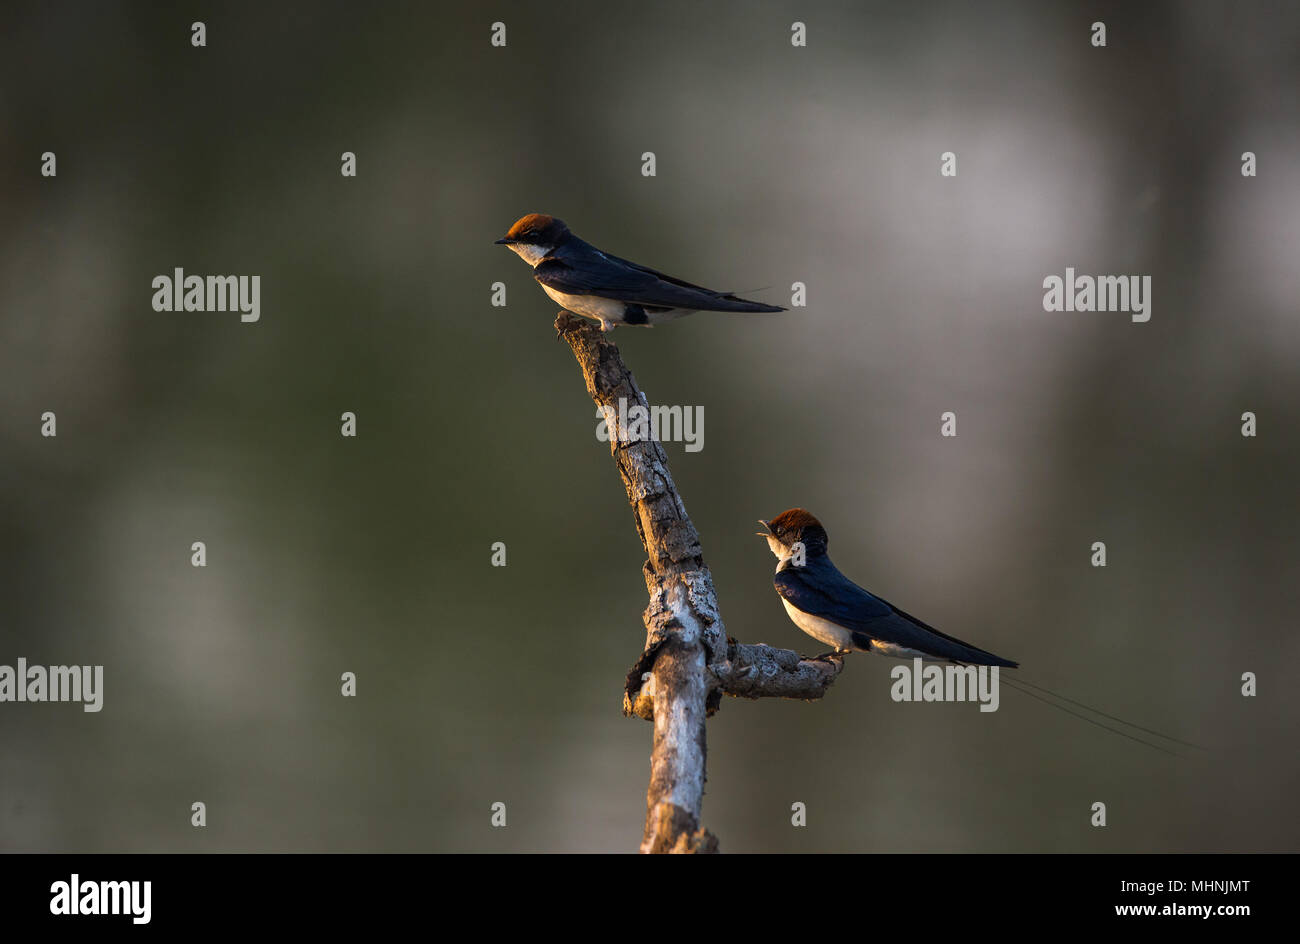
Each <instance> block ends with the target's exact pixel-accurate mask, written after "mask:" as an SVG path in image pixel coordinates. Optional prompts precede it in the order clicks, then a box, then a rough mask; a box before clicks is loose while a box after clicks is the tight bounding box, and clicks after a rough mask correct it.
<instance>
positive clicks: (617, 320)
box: [497, 213, 785, 331]
mask: <svg viewBox="0 0 1300 944" xmlns="http://www.w3.org/2000/svg"><path fill="white" fill-rule="evenodd" d="M497 244H498V245H503V246H509V247H510V248H511V249H513V250H514V251H515V252H517V253H518V254H519V257H520V258H521V259H523V260H524V261H525V262H527V263H528V264H529V265H530V266H532V267H533V278H535V279H537V281H538V282H540V283H541V285H542V289H543V290H544V291H545V292H546V294H547V295H549V296H551V298H553V299H555V301H557V302H558V303H559V304H560V305H562V306H564V308H566V309H567V310H569V311H571V312H573V313H574V314H578V315H583V316H585V317H587V318H594V319H595V320H597V321H599V322H600V329H601V330H602V331H610V330H612V329H613V327H614V326H615V325H620V324H626V325H644V326H647V327H651V326H654V325H657V324H660V323H662V322H664V321H668V320H670V319H673V318H680V317H681V316H682V315H689V314H690V313H691V312H693V311H785V309H784V308H779V307H777V306H776V305H764V304H761V303H759V302H751V301H746V300H745V299H743V298H737V297H736V296H735V295H733V294H731V293H730V292H715V291H713V290H712V289H707V288H703V287H702V286H699V285H692V284H691V283H690V282H683V281H682V280H681V279H675V278H673V277H672V276H671V275H664V274H663V273H662V272H656V271H655V270H654V269H649V268H646V267H645V266H643V265H637V264H636V263H635V262H628V261H627V260H626V259H620V258H619V257H618V256H611V255H610V254H609V253H607V252H601V251H600V250H599V249H597V248H596V247H595V246H593V245H591V244H590V243H587V242H583V241H582V240H581V239H579V238H578V237H577V236H575V235H573V233H571V232H569V227H567V226H565V225H564V221H563V220H557V219H556V218H555V217H553V216H546V215H545V214H543V213H530V214H528V215H527V216H525V217H524V218H523V219H521V220H519V222H517V223H515V225H514V226H512V227H510V232H508V233H506V234H505V236H503V237H501V238H500V239H498V240H497Z"/></svg>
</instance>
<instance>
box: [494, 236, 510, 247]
mask: <svg viewBox="0 0 1300 944" xmlns="http://www.w3.org/2000/svg"><path fill="white" fill-rule="evenodd" d="M512 242H514V240H513V239H511V238H510V237H509V236H502V237H501V238H500V239H498V240H497V241H496V242H494V243H493V244H492V245H494V246H509V245H510V244H511V243H512Z"/></svg>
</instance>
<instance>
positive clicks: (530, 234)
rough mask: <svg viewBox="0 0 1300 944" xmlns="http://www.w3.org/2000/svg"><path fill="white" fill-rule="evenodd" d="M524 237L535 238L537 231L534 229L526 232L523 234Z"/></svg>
mask: <svg viewBox="0 0 1300 944" xmlns="http://www.w3.org/2000/svg"><path fill="white" fill-rule="evenodd" d="M524 235H525V236H536V235H537V230H535V229H530V230H529V231H528V232H526V233H524Z"/></svg>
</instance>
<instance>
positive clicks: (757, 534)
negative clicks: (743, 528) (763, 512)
mask: <svg viewBox="0 0 1300 944" xmlns="http://www.w3.org/2000/svg"><path fill="white" fill-rule="evenodd" d="M758 523H759V524H761V525H762V526H763V527H765V528H767V530H766V531H755V532H754V536H755V537H760V538H765V537H767V536H768V535H769V534H771V533H772V528H771V527H770V526H769V525H768V523H767V522H766V521H764V520H763V519H762V518H759V519H758Z"/></svg>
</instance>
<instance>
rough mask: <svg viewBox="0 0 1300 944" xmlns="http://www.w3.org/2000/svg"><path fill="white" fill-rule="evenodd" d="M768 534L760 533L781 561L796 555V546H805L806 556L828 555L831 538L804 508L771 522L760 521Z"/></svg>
mask: <svg viewBox="0 0 1300 944" xmlns="http://www.w3.org/2000/svg"><path fill="white" fill-rule="evenodd" d="M759 524H761V525H762V526H763V527H765V528H767V531H766V532H763V531H760V532H758V536H759V537H761V538H767V546H768V547H770V548H771V549H772V553H773V554H775V555H776V556H777V558H778V559H780V560H786V559H788V558H789V557H790V556H791V554H793V553H794V551H793V548H794V545H795V544H800V543H801V544H803V546H804V554H805V555H807V556H808V557H815V556H817V555H818V554H825V553H826V545H827V543H828V542H829V538H828V537H827V536H826V529H825V528H823V527H822V523H821V522H820V521H818V520H817V519H816V518H814V517H813V516H812V515H811V514H809V513H808V512H806V511H804V510H803V509H802V508H791V509H790V510H789V511H783V512H781V513H780V514H779V515H777V516H776V517H775V518H773V519H772V520H771V521H759Z"/></svg>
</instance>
